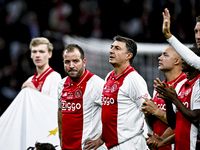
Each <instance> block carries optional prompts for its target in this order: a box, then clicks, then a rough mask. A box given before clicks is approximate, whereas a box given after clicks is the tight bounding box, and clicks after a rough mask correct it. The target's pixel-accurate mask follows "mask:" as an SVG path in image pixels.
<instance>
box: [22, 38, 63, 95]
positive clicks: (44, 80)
mask: <svg viewBox="0 0 200 150" xmlns="http://www.w3.org/2000/svg"><path fill="white" fill-rule="evenodd" d="M30 50H31V58H32V60H33V63H34V64H35V66H36V70H37V71H36V72H35V74H34V75H33V76H31V77H29V78H28V80H27V81H25V82H24V83H23V84H22V89H23V88H25V87H30V88H33V89H36V90H38V91H40V92H42V93H44V94H47V95H49V96H52V97H55V98H57V89H58V83H59V82H60V80H61V76H60V74H59V73H58V72H56V71H54V70H53V69H52V68H51V67H50V66H49V59H50V58H51V57H52V51H53V45H52V43H50V41H49V40H48V39H47V38H44V37H38V38H33V39H32V40H31V43H30Z"/></svg>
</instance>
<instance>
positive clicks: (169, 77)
mask: <svg viewBox="0 0 200 150" xmlns="http://www.w3.org/2000/svg"><path fill="white" fill-rule="evenodd" d="M181 74H182V71H177V72H165V76H166V79H167V82H171V81H173V80H174V79H176V78H177V77H178V76H180V75H181Z"/></svg>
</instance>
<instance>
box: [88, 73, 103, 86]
mask: <svg viewBox="0 0 200 150" xmlns="http://www.w3.org/2000/svg"><path fill="white" fill-rule="evenodd" d="M88 82H89V83H93V84H99V85H100V86H102V84H104V80H103V79H102V78H101V77H99V76H98V75H96V74H94V75H93V76H92V77H91V78H90V79H89V80H88Z"/></svg>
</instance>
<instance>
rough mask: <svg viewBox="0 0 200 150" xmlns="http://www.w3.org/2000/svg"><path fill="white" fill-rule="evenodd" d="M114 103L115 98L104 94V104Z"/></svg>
mask: <svg viewBox="0 0 200 150" xmlns="http://www.w3.org/2000/svg"><path fill="white" fill-rule="evenodd" d="M114 103H115V100H114V98H112V97H111V98H110V97H104V96H102V105H110V104H114Z"/></svg>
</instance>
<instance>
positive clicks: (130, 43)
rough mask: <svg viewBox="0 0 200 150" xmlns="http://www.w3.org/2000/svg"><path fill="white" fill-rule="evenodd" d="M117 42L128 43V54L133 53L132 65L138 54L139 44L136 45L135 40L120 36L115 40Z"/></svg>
mask: <svg viewBox="0 0 200 150" xmlns="http://www.w3.org/2000/svg"><path fill="white" fill-rule="evenodd" d="M113 39H114V40H115V41H120V42H125V43H126V48H127V53H132V54H133V57H132V58H131V59H130V60H129V62H130V64H132V62H133V59H134V57H135V56H136V54H137V44H136V43H135V41H134V40H132V39H130V38H127V37H123V36H120V35H117V36H115V37H114V38H113Z"/></svg>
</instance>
